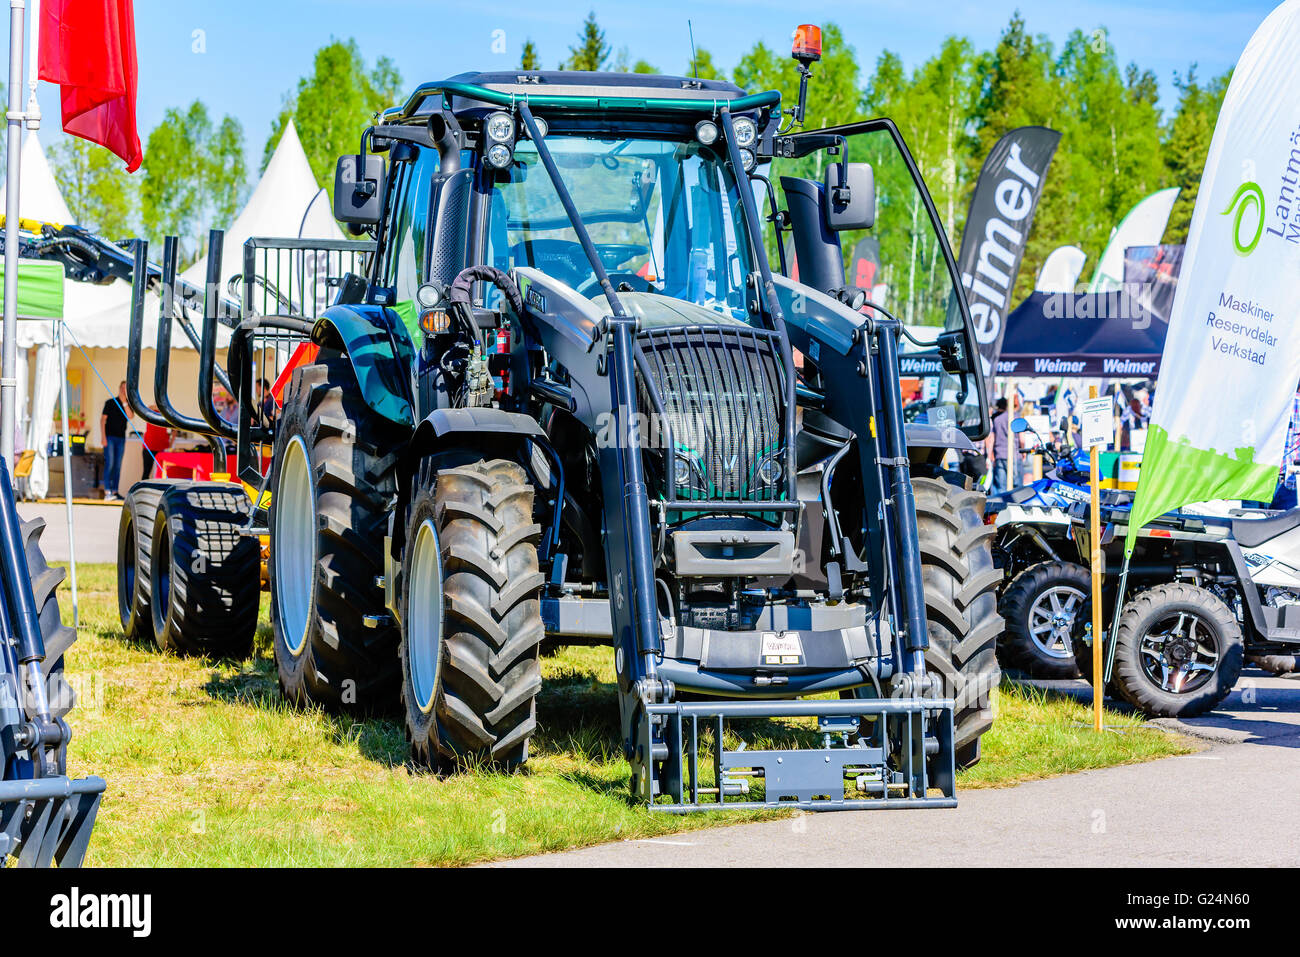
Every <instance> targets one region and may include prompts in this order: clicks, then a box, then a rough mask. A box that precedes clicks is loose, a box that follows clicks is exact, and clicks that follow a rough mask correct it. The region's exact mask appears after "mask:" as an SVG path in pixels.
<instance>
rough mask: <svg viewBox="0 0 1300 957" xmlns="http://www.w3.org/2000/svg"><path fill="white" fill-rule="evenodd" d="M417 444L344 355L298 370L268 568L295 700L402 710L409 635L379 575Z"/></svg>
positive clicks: (289, 395)
mask: <svg viewBox="0 0 1300 957" xmlns="http://www.w3.org/2000/svg"><path fill="white" fill-rule="evenodd" d="M406 439H407V436H406V435H405V434H403V433H402V431H401V430H400V429H399V427H398V426H396V425H394V424H392V423H390V422H389V421H388V420H387V419H385V418H383V417H382V416H380V415H378V414H377V413H375V412H374V411H372V410H371V409H370V407H369V406H368V405H366V403H365V401H364V400H363V399H362V397H361V390H360V388H359V386H358V385H357V380H356V377H355V374H354V373H353V371H352V367H351V364H350V363H349V361H348V360H347V359H346V358H345V357H344V356H342V355H341V354H340V353H338V352H337V351H334V350H329V349H324V350H322V351H321V354H320V358H319V359H318V361H317V362H316V363H315V364H313V365H309V366H304V367H302V368H301V369H298V370H296V371H295V372H294V374H293V378H292V379H291V380H290V382H289V388H288V390H287V392H286V394H285V397H284V410H283V413H282V415H281V416H280V421H279V422H278V424H277V426H276V435H275V455H274V458H273V462H274V465H273V474H272V477H271V488H272V490H273V495H272V499H271V516H270V533H271V536H270V537H271V549H270V559H269V563H268V572H269V574H270V579H271V624H272V628H273V630H274V633H275V663H276V668H277V670H278V672H279V676H280V687H281V689H282V690H283V691H284V695H285V697H286V698H287V699H288V700H289V701H291V702H293V703H295V704H298V705H307V704H319V705H322V706H323V707H325V708H328V709H330V710H333V711H341V710H349V711H356V712H367V711H384V710H389V711H391V710H392V709H393V708H394V706H395V705H396V703H397V684H398V680H399V675H400V671H399V668H398V664H397V644H398V634H397V627H396V624H395V623H394V622H392V621H391V620H390V618H389V616H388V614H387V612H386V611H385V608H384V594H383V587H382V585H381V584H379V583H378V582H377V579H380V578H381V576H382V575H383V572H384V536H385V535H386V534H387V530H388V515H389V512H390V510H391V509H392V507H393V503H394V501H395V500H396V496H397V462H398V455H399V452H400V450H401V448H402V447H403V445H404V443H405V441H406Z"/></svg>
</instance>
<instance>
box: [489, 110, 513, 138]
mask: <svg viewBox="0 0 1300 957" xmlns="http://www.w3.org/2000/svg"><path fill="white" fill-rule="evenodd" d="M483 130H484V132H486V133H487V138H488V139H489V140H491V141H492V142H493V143H510V142H513V140H514V138H515V118H514V117H513V116H511V115H510V114H509V113H492V114H490V115H489V116H488V118H487V120H486V121H484V123H483Z"/></svg>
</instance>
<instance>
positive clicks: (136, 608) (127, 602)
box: [117, 482, 176, 641]
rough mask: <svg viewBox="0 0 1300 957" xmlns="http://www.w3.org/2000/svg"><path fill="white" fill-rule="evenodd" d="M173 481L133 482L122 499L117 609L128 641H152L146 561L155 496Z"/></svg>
mask: <svg viewBox="0 0 1300 957" xmlns="http://www.w3.org/2000/svg"><path fill="white" fill-rule="evenodd" d="M175 484H176V483H175V482H136V483H135V484H134V485H132V486H131V490H130V491H129V492H127V493H126V499H125V500H124V501H123V502H122V518H121V521H120V522H119V523H118V526H117V611H118V615H119V617H120V618H121V620H122V633H123V634H124V635H126V637H127V638H128V639H130V640H131V641H153V612H152V611H151V609H150V607H149V561H150V558H151V557H152V554H153V520H154V514H155V513H156V512H157V511H158V500H159V499H161V498H162V495H163V492H165V491H167V489H169V488H171V487H172V486H173V485H175Z"/></svg>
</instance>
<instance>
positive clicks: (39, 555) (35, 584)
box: [22, 518, 77, 766]
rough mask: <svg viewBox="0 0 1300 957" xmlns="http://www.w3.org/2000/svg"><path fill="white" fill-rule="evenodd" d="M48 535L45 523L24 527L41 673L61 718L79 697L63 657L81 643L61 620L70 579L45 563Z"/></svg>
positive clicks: (37, 521)
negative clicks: (61, 593) (61, 590)
mask: <svg viewBox="0 0 1300 957" xmlns="http://www.w3.org/2000/svg"><path fill="white" fill-rule="evenodd" d="M44 531H45V519H43V518H35V519H32V520H31V521H29V522H23V523H22V534H23V542H24V549H25V551H26V554H27V570H28V571H29V572H30V573H31V576H32V595H33V597H34V598H35V599H36V608H37V615H38V617H39V618H40V622H41V638H42V639H44V643H45V660H44V661H42V662H41V671H42V672H44V674H45V690H46V695H47V696H48V698H49V702H50V713H51V714H52V715H53V716H54V717H56V718H61V717H63V716H64V715H66V714H67V713H68V712H69V711H71V710H72V706H73V705H74V704H75V703H76V695H75V694H74V693H73V690H72V687H71V685H69V684H68V683H67V681H65V680H64V677H63V656H64V654H65V653H66V652H67V650H68V649H69V648H71V647H72V643H73V642H75V641H76V640H77V631H76V629H75V628H72V627H71V626H69V625H65V624H63V621H62V619H61V618H60V617H59V599H58V595H57V591H58V587H59V585H60V584H61V583H62V582H63V579H64V578H65V577H66V576H67V572H66V571H65V570H64V569H62V568H51V567H50V566H49V565H48V564H46V562H45V554H44V552H42V551H41V534H42V533H43V532H44ZM67 749H68V743H67V741H66V740H65V741H64V742H63V746H62V752H61V754H60V758H59V763H60V766H64V765H65V764H66V757H67Z"/></svg>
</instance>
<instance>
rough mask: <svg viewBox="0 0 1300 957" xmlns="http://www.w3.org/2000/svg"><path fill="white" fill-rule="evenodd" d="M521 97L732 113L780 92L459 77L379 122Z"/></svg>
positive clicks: (677, 82)
mask: <svg viewBox="0 0 1300 957" xmlns="http://www.w3.org/2000/svg"><path fill="white" fill-rule="evenodd" d="M524 98H527V100H528V101H529V103H530V104H531V105H535V106H538V107H548V106H549V107H552V108H556V109H569V110H580V111H586V110H599V109H612V108H627V109H635V108H640V109H645V110H652V111H670V112H678V111H700V112H707V111H711V110H713V109H716V107H717V106H719V105H721V104H722V103H724V102H726V103H729V104H730V105H732V107H733V109H738V110H739V109H743V110H755V109H761V108H764V107H771V106H775V105H776V104H777V103H779V102H780V94H778V93H776V92H774V91H772V92H767V93H758V94H753V95H746V93H745V91H744V90H742V89H741V88H740V87H738V86H736V85H735V84H734V83H729V82H727V81H725V80H701V79H695V78H692V77H682V76H663V75H659V74H646V73H614V72H599V73H589V72H583V71H572V70H539V71H511V72H504V71H502V72H491V73H460V74H457V75H456V76H453V77H450V78H449V79H446V80H441V81H437V82H432V83H423V84H421V85H420V86H418V87H417V88H416V89H415V91H414V92H413V93H412V94H411V96H410V98H409V99H408V100H407V101H406V103H405V104H404V105H403V106H400V107H394V108H392V109H390V110H387V111H385V113H384V115H383V118H384V121H386V122H398V123H400V122H404V121H411V120H418V119H422V118H424V117H427V116H428V115H429V114H430V113H432V112H434V111H435V110H437V109H440V108H441V107H442V103H443V101H444V100H445V101H446V103H447V105H448V106H449V107H450V109H451V112H452V113H455V114H458V115H459V114H461V113H462V112H469V111H473V110H480V109H482V108H483V107H485V106H488V107H491V106H498V107H500V106H510V105H511V104H513V102H514V101H515V100H517V99H524Z"/></svg>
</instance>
